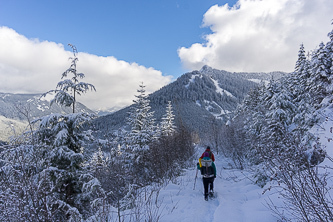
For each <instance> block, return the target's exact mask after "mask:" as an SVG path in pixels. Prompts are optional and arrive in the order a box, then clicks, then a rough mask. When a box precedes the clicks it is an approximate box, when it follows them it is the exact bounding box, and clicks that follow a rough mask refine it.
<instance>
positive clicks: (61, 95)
mask: <svg viewBox="0 0 333 222" xmlns="http://www.w3.org/2000/svg"><path fill="white" fill-rule="evenodd" d="M68 45H69V46H70V47H71V48H72V50H73V56H74V57H70V58H69V59H70V60H71V65H70V67H69V68H68V69H67V70H66V71H65V72H63V74H62V76H61V79H63V81H60V82H58V84H57V87H56V89H55V90H50V91H49V92H47V93H45V94H43V96H46V95H47V94H49V93H55V97H54V99H53V100H51V105H52V103H54V102H56V103H58V104H60V105H63V106H72V107H73V113H75V103H76V96H77V95H81V94H83V93H86V92H87V91H88V90H95V91H96V89H95V86H93V85H92V84H90V83H85V82H80V81H79V79H82V78H84V74H83V73H79V72H78V71H77V68H76V66H77V65H76V63H77V62H78V58H77V49H76V47H75V46H74V45H72V44H68ZM69 75H72V77H70V76H69Z"/></svg>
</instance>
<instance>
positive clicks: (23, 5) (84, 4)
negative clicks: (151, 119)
mask: <svg viewBox="0 0 333 222" xmlns="http://www.w3.org/2000/svg"><path fill="white" fill-rule="evenodd" d="M226 3H228V4H229V5H231V6H232V5H234V4H235V3H236V1H235V0H234V1H226V0H223V1H217V0H180V1H174V0H125V1H121V0H117V1H114V0H111V1H91V0H90V1H86V0H82V1H72V0H70V1H68V0H59V1H58V0H57V1H45V0H39V1H37V0H32V1H25V0H24V1H17V0H11V1H9V0H8V1H7V0H1V1H0V26H8V27H10V28H12V29H14V30H16V31H17V32H18V33H20V34H23V35H24V36H26V37H28V38H38V39H40V40H47V41H52V42H56V43H61V44H64V45H66V44H67V43H72V44H74V45H76V47H77V48H78V50H79V51H81V52H88V53H91V54H95V55H99V56H114V57H116V58H117V59H120V60H125V61H127V62H136V63H138V64H140V65H144V66H146V67H154V68H155V69H158V70H161V71H162V72H163V74H164V75H173V76H175V77H177V76H179V75H181V74H183V73H184V72H185V71H188V69H184V68H183V67H182V65H181V62H180V60H179V57H178V54H177V49H178V48H179V47H183V46H185V47H189V46H191V44H192V43H194V42H203V39H202V37H203V35H205V34H207V33H209V32H210V30H209V29H208V28H203V27H201V24H202V18H203V15H204V13H205V12H206V11H207V10H208V9H209V8H210V7H211V6H212V5H215V4H221V5H224V4H226ZM68 49H69V48H68Z"/></svg>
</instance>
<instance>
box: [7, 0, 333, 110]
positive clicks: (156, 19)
mask: <svg viewBox="0 0 333 222" xmlns="http://www.w3.org/2000/svg"><path fill="white" fill-rule="evenodd" d="M332 15H333V1H332V0H320V1H317V0H316V1H314V0H238V1H236V0H233V1H231V0H220V1H218V0H179V1H174V0H149V1H148V0H141V1H139V0H128V1H120V0H119V1H114V0H108V1H106V0H99V1H86V0H80V1H79V0H57V1H51V0H50V1H47V0H29V1H26V0H20V1H19V0H0V79H1V81H0V91H1V92H8V93H43V92H46V91H49V90H51V89H54V88H55V86H56V84H57V82H59V81H60V77H61V73H62V72H64V71H65V70H66V69H67V68H68V67H69V65H70V63H69V61H68V58H69V57H70V56H71V51H70V50H71V49H70V47H68V46H67V44H68V43H71V44H74V45H75V46H76V47H77V49H78V51H79V54H78V58H79V62H78V71H79V72H83V73H84V74H85V75H86V77H85V79H84V80H83V81H85V82H89V83H91V84H93V85H94V86H95V87H96V89H97V92H91V93H90V92H89V93H87V94H86V95H84V96H82V97H80V98H79V101H80V102H83V103H84V104H85V105H87V106H88V107H90V108H92V109H103V110H107V109H108V110H110V109H111V110H116V109H119V108H121V107H124V106H127V105H129V104H131V103H132V100H133V98H134V95H136V94H137V92H136V90H137V89H138V87H139V84H140V83H141V82H143V83H144V84H145V85H146V89H147V93H151V92H154V91H156V90H158V89H159V88H161V87H163V86H165V85H166V84H168V83H170V82H172V81H174V80H175V79H176V78H177V77H178V76H180V75H182V74H183V73H185V72H188V71H192V70H198V69H200V68H201V67H202V66H203V65H208V66H211V67H213V68H216V69H223V70H226V71H231V72H271V71H285V72H291V71H293V69H294V66H295V62H296V60H297V54H298V50H299V46H300V44H301V43H303V44H304V46H305V50H306V51H311V50H314V49H315V48H316V47H317V46H318V45H319V44H320V42H324V43H326V42H327V41H328V40H329V39H328V37H327V33H328V32H330V31H331V30H332V25H331V22H332V19H333V16H332Z"/></svg>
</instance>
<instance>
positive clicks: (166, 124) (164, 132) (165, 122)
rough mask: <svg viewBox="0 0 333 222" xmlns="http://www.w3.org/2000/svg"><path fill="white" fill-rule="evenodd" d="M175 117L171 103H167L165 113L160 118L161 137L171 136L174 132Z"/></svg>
mask: <svg viewBox="0 0 333 222" xmlns="http://www.w3.org/2000/svg"><path fill="white" fill-rule="evenodd" d="M174 119H175V115H174V114H173V110H172V104H171V101H168V105H167V107H166V113H165V114H164V115H163V117H162V122H161V126H160V131H161V136H172V135H173V134H174V133H175V131H176V126H175V125H174Z"/></svg>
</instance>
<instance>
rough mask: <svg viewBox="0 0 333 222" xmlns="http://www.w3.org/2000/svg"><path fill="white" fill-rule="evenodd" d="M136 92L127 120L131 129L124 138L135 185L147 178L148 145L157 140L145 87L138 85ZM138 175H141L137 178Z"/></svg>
mask: <svg viewBox="0 0 333 222" xmlns="http://www.w3.org/2000/svg"><path fill="white" fill-rule="evenodd" d="M139 87H140V89H138V90H137V92H138V93H139V95H136V96H135V97H136V98H137V99H136V100H134V101H133V102H134V104H133V106H132V108H131V111H130V112H129V117H128V118H127V121H128V125H129V126H130V127H131V129H130V131H129V132H128V134H127V136H126V148H125V149H126V153H127V156H128V157H130V159H131V170H132V173H133V176H134V180H136V183H142V182H144V181H145V180H146V179H147V177H148V176H149V171H150V169H149V168H150V167H151V166H150V165H149V161H148V159H149V155H148V153H149V144H150V143H152V142H153V141H154V140H156V139H157V128H156V126H155V118H154V112H151V111H150V109H151V107H150V105H149V103H150V100H149V99H148V96H147V95H146V94H145V92H146V91H145V86H144V85H143V83H141V84H140V86H139ZM138 175H141V177H140V178H139V177H138Z"/></svg>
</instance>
